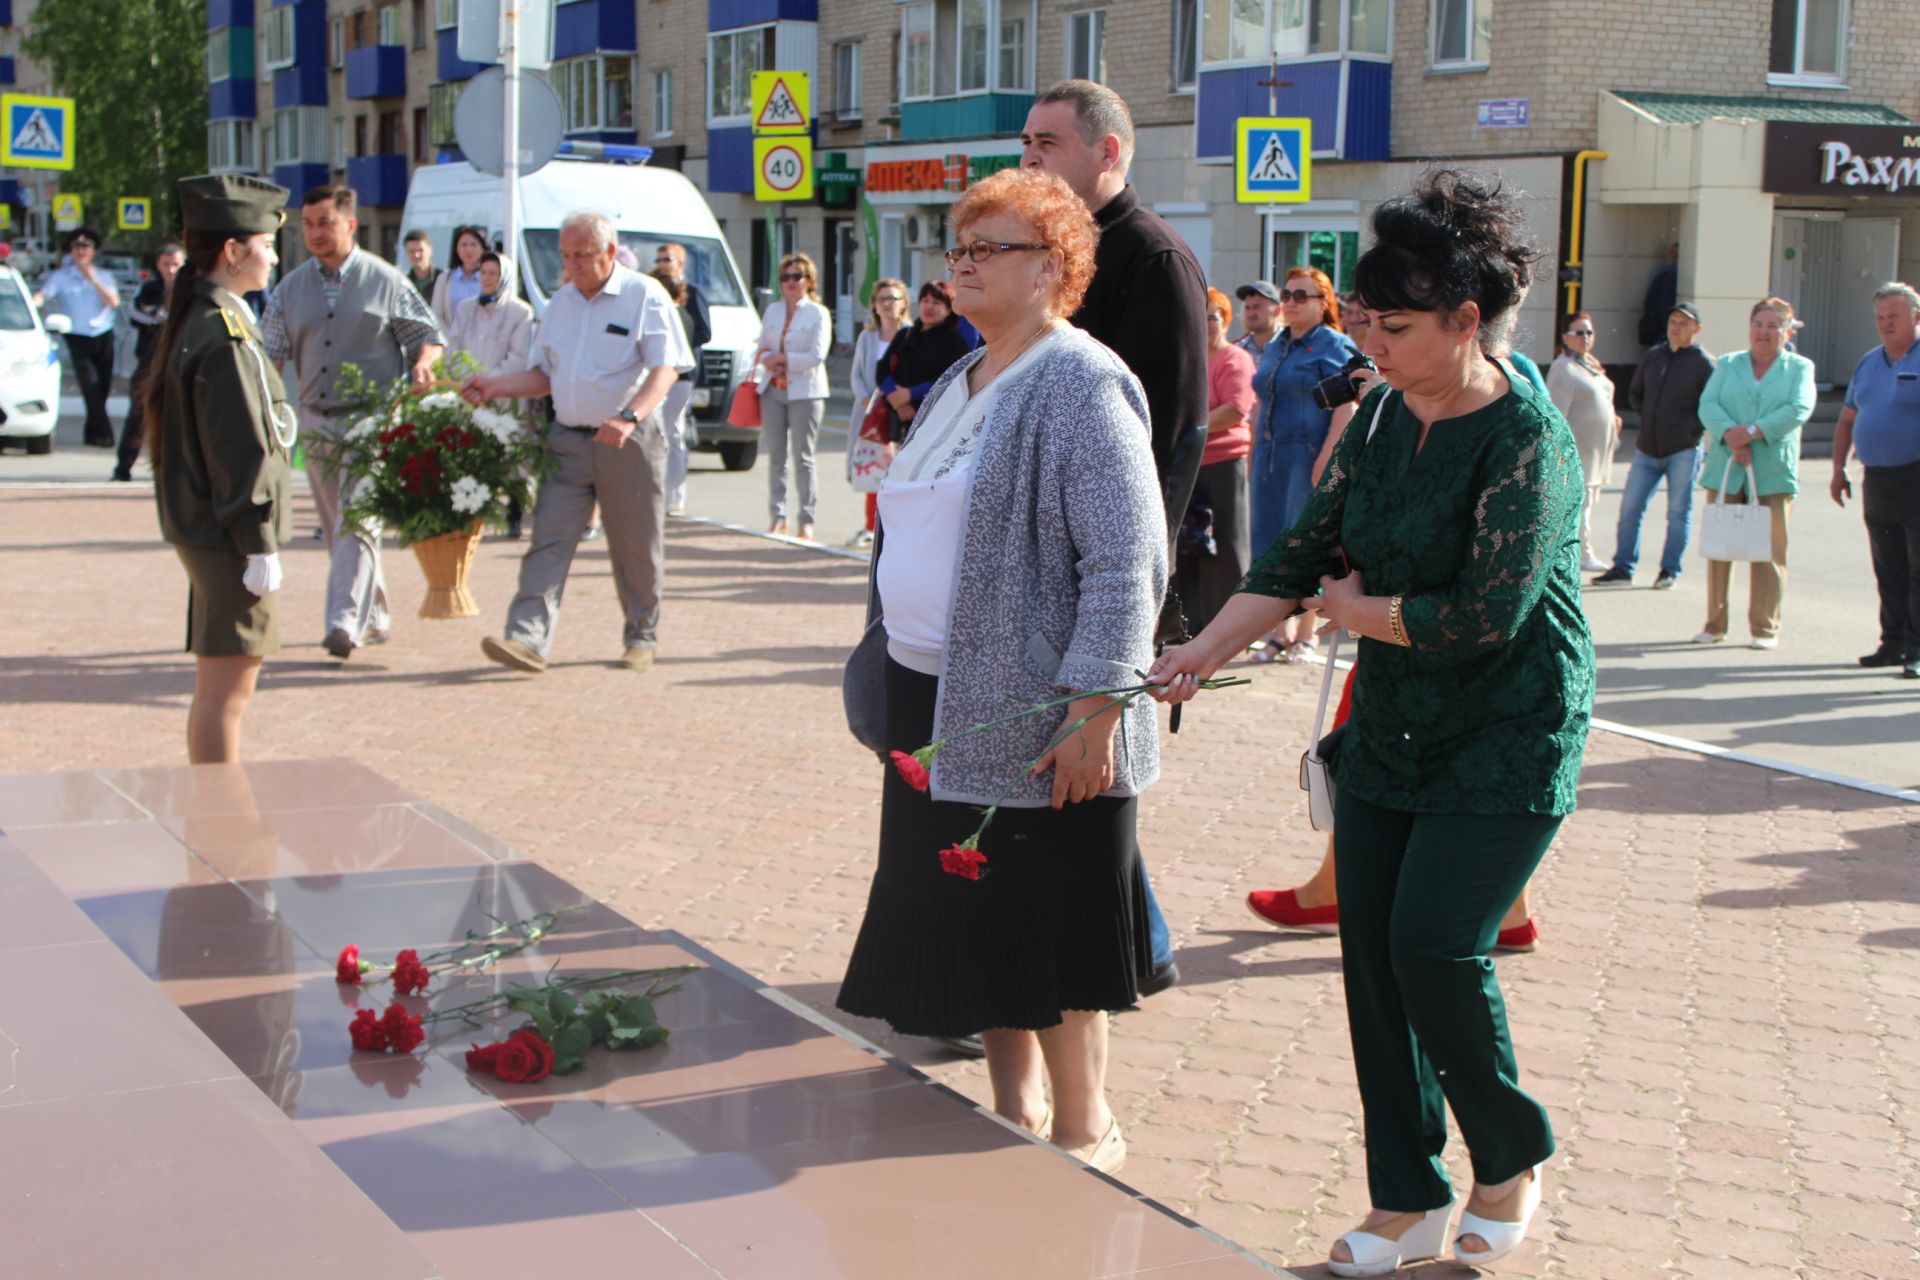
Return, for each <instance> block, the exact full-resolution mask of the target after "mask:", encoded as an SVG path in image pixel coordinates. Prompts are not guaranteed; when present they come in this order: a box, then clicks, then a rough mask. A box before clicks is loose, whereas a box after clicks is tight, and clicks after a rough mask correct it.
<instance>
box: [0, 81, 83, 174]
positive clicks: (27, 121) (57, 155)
mask: <svg viewBox="0 0 1920 1280" xmlns="http://www.w3.org/2000/svg"><path fill="white" fill-rule="evenodd" d="M0 164H3V165H10V166H12V167H13V168H16V169H71V168H73V99H72V98H47V97H42V96H40V95H39V94H33V93H9V94H4V95H0Z"/></svg>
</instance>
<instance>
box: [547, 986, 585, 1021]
mask: <svg viewBox="0 0 1920 1280" xmlns="http://www.w3.org/2000/svg"><path fill="white" fill-rule="evenodd" d="M579 1007H580V1002H579V1001H577V1000H575V999H574V998H573V997H572V996H570V995H568V994H567V993H566V992H564V991H556V992H554V993H553V994H552V995H550V996H548V997H547V1008H548V1009H550V1010H552V1011H553V1019H554V1021H555V1022H565V1021H566V1020H567V1019H568V1018H571V1017H572V1016H573V1015H574V1011H575V1010H576V1009H578V1008H579Z"/></svg>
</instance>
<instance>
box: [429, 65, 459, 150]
mask: <svg viewBox="0 0 1920 1280" xmlns="http://www.w3.org/2000/svg"><path fill="white" fill-rule="evenodd" d="M459 96H460V86H459V85H458V84H453V83H449V82H447V81H437V82H435V83H434V84H433V86H432V87H430V88H429V89H428V90H427V130H428V135H429V141H431V142H432V143H433V145H434V146H436V147H451V146H457V145H458V139H456V138H455V137H454V136H453V104H454V100H455V99H457V98H458V97H459Z"/></svg>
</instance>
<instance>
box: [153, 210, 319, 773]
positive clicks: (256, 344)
mask: <svg viewBox="0 0 1920 1280" xmlns="http://www.w3.org/2000/svg"><path fill="white" fill-rule="evenodd" d="M287 194H288V193H287V190H286V188H284V187H277V186H275V185H273V184H272V183H270V182H262V181H260V180H259V179H258V178H250V177H245V176H242V175H222V176H207V177H199V178H186V179H183V180H182V181H181V182H180V202H181V208H182V212H183V214H184V221H185V223H186V244H187V261H186V265H184V266H183V267H181V268H180V272H179V274H178V275H177V276H176V277H175V278H174V282H173V294H172V297H171V299H170V300H169V307H168V314H167V323H166V326H165V327H164V328H163V329H162V330H161V331H160V340H159V344H158V345H157V347H156V348H155V350H154V357H153V368H154V370H155V372H156V373H157V374H159V376H157V377H150V378H148V379H147V385H146V389H145V391H146V420H147V423H148V427H147V430H148V433H149V434H148V437H147V447H148V449H149V450H150V451H151V454H152V458H153V471H154V480H155V484H154V496H155V498H156V499H157V501H158V503H159V507H160V533H161V536H162V537H164V538H165V539H166V540H167V541H168V542H170V543H172V544H173V549H174V551H175V552H176V553H177V554H178V555H179V557H180V563H181V564H182V565H184V566H185V567H186V570H187V581H188V583H189V591H188V596H187V649H188V651H189V652H190V653H192V654H193V655H194V660H195V672H194V685H193V706H192V709H191V710H190V711H189V712H188V713H187V756H188V759H190V760H191V761H192V762H193V763H195V764H218V763H225V762H230V761H233V760H236V759H238V758H239V754H240V718H241V716H242V715H243V714H244V713H245V711H246V709H247V703H248V701H249V700H251V699H252V697H253V686H254V681H255V680H256V679H257V678H258V677H259V674H260V664H261V662H262V661H263V660H264V659H265V657H266V655H267V654H269V653H276V652H278V651H279V648H280V630H279V624H278V618H277V616H276V615H277V609H276V603H277V602H276V601H275V600H274V599H273V596H274V593H275V592H277V591H279V589H280V582H281V576H282V575H281V569H280V551H279V548H280V544H281V543H282V542H283V541H284V540H285V539H286V537H287V536H288V533H289V516H290V512H289V507H288V498H287V475H288V471H289V468H290V466H291V454H292V450H293V441H294V435H295V432H296V429H297V428H296V419H295V417H294V412H293V408H292V406H291V405H289V404H288V403H287V395H286V391H285V389H284V388H283V387H282V386H281V383H280V375H279V373H278V372H276V371H275V369H274V367H273V364H272V362H271V361H269V360H268V359H267V358H266V351H265V349H264V348H263V347H262V346H261V342H260V331H259V329H258V328H257V327H255V322H254V316H253V312H252V310H251V309H250V308H249V307H248V306H247V304H246V303H245V302H244V301H242V295H244V294H246V293H248V292H249V291H252V290H257V289H265V288H266V287H267V279H268V277H269V276H270V275H271V274H272V272H273V268H274V264H275V263H276V262H278V261H279V258H278V255H277V254H276V253H275V252H274V247H273V239H274V237H273V233H274V232H275V231H276V230H278V229H279V227H280V224H281V223H282V222H284V221H285V220H286V206H287Z"/></svg>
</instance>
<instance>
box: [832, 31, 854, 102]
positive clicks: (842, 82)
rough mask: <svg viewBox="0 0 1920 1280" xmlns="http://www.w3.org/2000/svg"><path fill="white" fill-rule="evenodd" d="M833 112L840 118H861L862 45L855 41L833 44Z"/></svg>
mask: <svg viewBox="0 0 1920 1280" xmlns="http://www.w3.org/2000/svg"><path fill="white" fill-rule="evenodd" d="M833 114H834V118H835V119H839V120H858V119H859V118H860V46H859V44H858V43H855V42H849V43H846V44H837V45H835V46H833Z"/></svg>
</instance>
